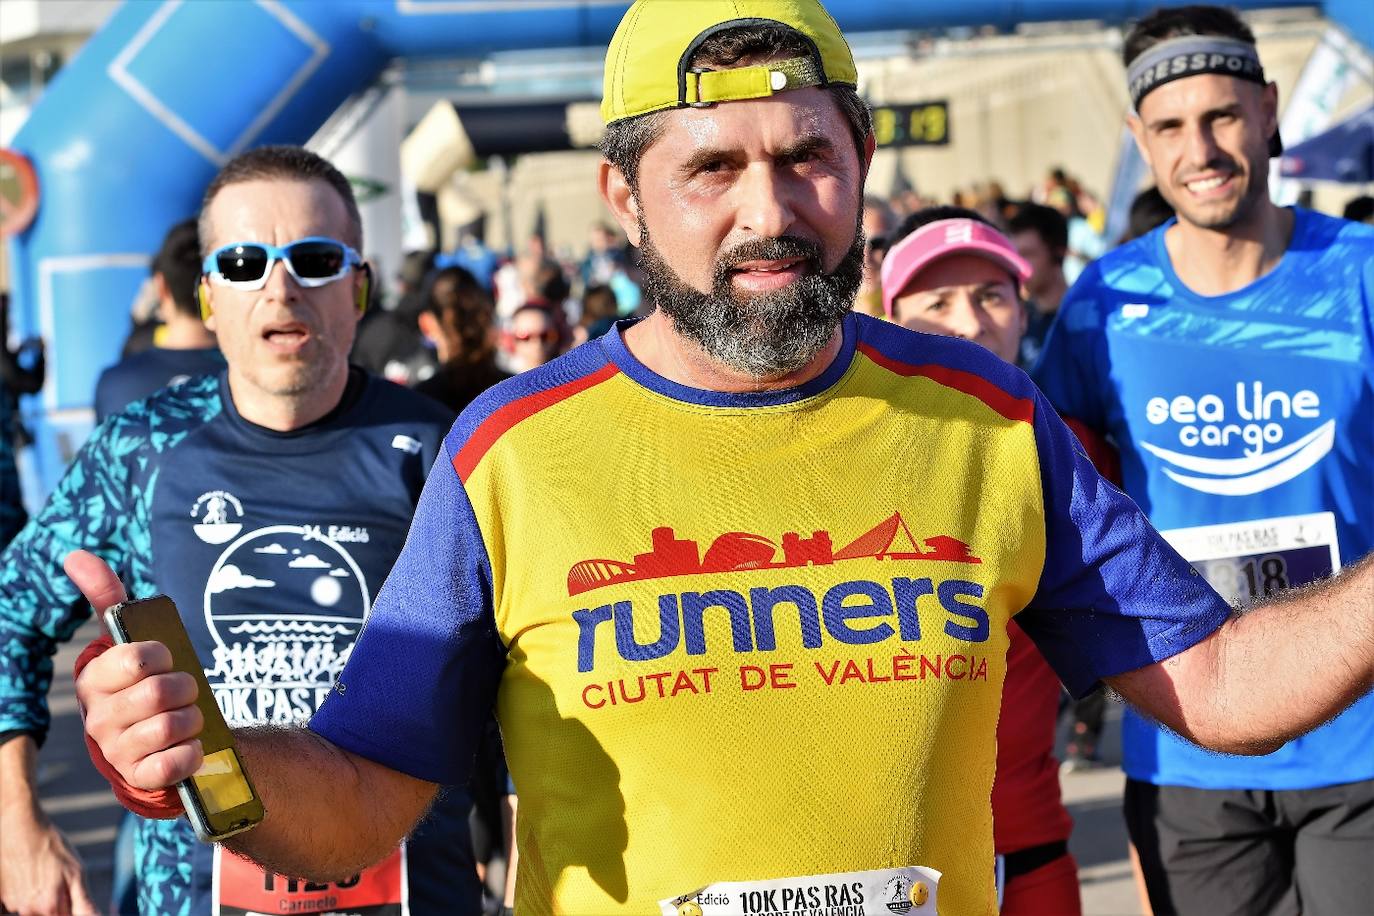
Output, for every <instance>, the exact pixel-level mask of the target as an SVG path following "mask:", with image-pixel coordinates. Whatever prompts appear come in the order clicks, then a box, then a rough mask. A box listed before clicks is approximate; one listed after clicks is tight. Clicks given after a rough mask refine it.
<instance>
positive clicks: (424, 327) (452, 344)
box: [413, 267, 510, 413]
mask: <svg viewBox="0 0 1374 916" xmlns="http://www.w3.org/2000/svg"><path fill="white" fill-rule="evenodd" d="M494 317H495V305H494V304H493V303H492V299H491V294H490V293H489V292H487V290H486V288H485V287H483V286H482V284H481V283H479V282H478V281H477V279H476V278H475V277H474V276H473V275H472V274H470V273H468V272H467V271H466V270H464V269H463V268H461V267H445V268H444V269H443V270H441V271H439V272H438V273H437V274H435V275H434V277H433V279H432V280H431V282H430V285H429V297H428V299H427V300H426V301H425V303H424V306H423V309H422V311H421V312H420V316H419V327H420V333H421V334H423V335H424V336H425V338H426V339H427V340H428V341H429V342H430V343H431V344H432V345H433V346H434V350H435V353H436V354H437V355H438V357H439V368H438V369H436V370H435V372H434V374H433V375H431V376H430V377H429V378H427V379H425V380H424V381H422V382H419V383H418V384H416V385H414V386H413V387H414V388H415V390H416V391H418V392H420V393H421V394H425V395H428V396H429V397H431V398H434V400H436V401H438V402H439V403H441V404H444V405H446V406H447V407H448V408H449V409H450V410H452V411H453V412H454V413H458V412H460V411H461V410H462V409H463V408H464V407H466V406H468V404H469V403H471V401H472V399H473V398H475V397H477V395H479V394H481V393H482V392H483V391H486V390H487V389H488V388H490V387H491V386H492V385H495V384H496V383H497V382H499V381H501V380H502V379H505V378H509V377H510V376H509V375H508V374H507V373H505V372H502V371H501V370H500V369H498V368H497V366H496V361H495V355H496V346H495V340H494V333H493V319H494Z"/></svg>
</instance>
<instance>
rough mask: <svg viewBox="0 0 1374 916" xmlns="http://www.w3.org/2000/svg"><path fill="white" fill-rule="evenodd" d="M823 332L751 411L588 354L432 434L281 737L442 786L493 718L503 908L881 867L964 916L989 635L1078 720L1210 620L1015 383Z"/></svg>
mask: <svg viewBox="0 0 1374 916" xmlns="http://www.w3.org/2000/svg"><path fill="white" fill-rule="evenodd" d="M843 327H844V342H843V347H842V349H841V352H840V354H839V356H838V357H837V358H836V359H835V361H834V363H833V364H832V365H831V366H830V367H829V369H827V371H826V372H825V373H823V374H822V375H821V376H819V377H818V378H816V379H814V380H812V381H810V382H808V383H806V384H804V385H802V386H800V387H797V388H793V389H789V390H783V391H771V392H761V393H755V394H723V393H719V392H709V391H701V390H696V389H691V388H686V387H683V386H681V385H678V384H675V383H673V382H670V381H668V380H666V379H664V378H662V377H659V376H657V375H655V374H653V373H652V372H651V371H650V370H648V369H647V368H646V367H645V366H644V365H643V364H641V363H640V362H638V361H637V360H636V359H635V357H634V356H632V355H631V354H630V352H629V351H628V350H627V349H626V347H625V344H624V342H623V339H622V337H621V329H616V330H613V331H611V332H610V333H609V334H608V335H607V336H605V337H603V338H601V339H599V340H597V341H593V342H592V343H590V344H587V345H585V346H583V347H581V348H579V349H577V350H575V351H573V352H572V353H569V354H568V355H566V356H564V357H563V358H561V359H559V360H557V361H555V362H553V363H551V364H549V365H547V366H544V367H542V368H540V369H537V370H534V371H533V372H530V373H527V374H525V375H521V376H519V377H517V378H515V379H512V380H510V381H508V382H506V383H503V384H502V385H500V386H498V387H497V388H495V389H493V390H492V391H489V392H488V393H487V394H486V395H484V396H483V397H482V398H480V399H479V400H478V401H477V402H476V403H474V404H473V406H472V407H470V408H469V409H468V410H467V411H466V412H465V413H464V414H463V415H462V416H461V417H460V418H459V420H458V422H457V424H456V425H455V427H454V428H453V430H452V431H451V432H450V434H449V436H448V438H447V439H446V442H445V447H444V450H443V453H442V455H441V456H440V458H439V464H437V465H436V467H435V469H434V471H433V472H432V473H431V474H430V476H429V479H428V481H427V483H426V485H425V491H424V494H423V496H422V498H421V500H420V505H419V508H418V510H417V512H416V516H415V520H414V522H413V524H412V527H411V531H410V535H409V537H408V539H407V542H406V546H405V548H404V550H403V551H402V554H401V558H400V560H399V561H398V563H397V565H396V567H395V569H394V570H393V571H392V573H391V575H390V577H389V578H388V580H387V582H386V584H385V585H384V586H383V588H382V591H381V593H380V595H379V596H378V599H377V602H376V606H375V607H374V609H373V611H372V616H371V617H370V618H369V620H368V623H367V625H366V627H365V628H364V630H363V633H362V635H361V637H360V638H359V642H358V644H357V646H356V647H355V651H354V654H353V656H352V658H351V659H350V661H349V663H348V665H347V667H346V668H345V669H344V671H343V674H342V676H341V677H340V679H339V683H338V684H337V686H336V689H335V692H334V693H333V694H331V695H330V697H329V698H328V699H327V700H326V701H325V702H324V704H323V705H322V706H321V708H320V710H319V712H318V713H317V714H316V715H315V717H314V719H313V720H312V723H311V727H312V728H313V729H314V730H315V731H316V732H318V733H319V734H321V735H323V736H324V737H326V738H328V739H329V740H330V741H332V742H334V743H335V744H337V745H339V746H341V747H344V748H346V749H348V750H350V751H353V752H356V753H358V754H360V755H362V756H364V757H368V758H370V759H373V760H376V761H378V762H381V763H383V764H386V765H387V766H390V767H393V768H395V769H397V770H400V771H403V772H406V773H409V774H411V775H414V776H416V777H419V778H421V779H426V780H430V781H433V782H438V783H447V784H454V783H462V782H464V781H465V779H466V775H467V771H468V768H469V766H470V761H471V758H472V755H473V748H474V747H475V744H476V741H477V735H478V734H479V729H480V726H481V723H482V722H483V717H484V715H485V714H486V711H487V710H488V709H489V707H490V705H491V703H492V702H493V698H495V699H496V702H497V708H498V714H499V718H500V722H501V727H502V733H503V736H504V738H505V742H506V749H507V754H508V756H509V760H510V765H511V773H512V777H513V779H514V781H515V785H516V787H517V789H518V790H519V793H520V817H519V827H518V830H519V834H518V835H519V844H520V878H519V884H518V898H517V908H518V909H519V910H520V911H521V912H525V913H547V912H554V911H556V912H568V913H619V912H624V913H646V912H657V909H658V907H657V901H659V900H663V899H666V898H670V897H674V896H676V895H681V894H686V893H689V892H692V891H694V890H696V889H699V888H701V887H704V886H706V885H708V884H711V883H714V882H722V881H753V880H760V879H768V878H780V877H794V876H804V875H817V874H831V873H836V872H849V871H859V870H865V869H876V868H886V867H896V866H906V865H924V866H928V867H930V868H934V869H937V870H939V871H940V872H942V873H943V877H942V878H941V881H940V889H939V894H940V897H939V904H940V909H941V910H942V911H943V912H946V913H958V914H962V913H987V912H993V911H994V910H995V905H994V898H993V880H992V879H993V850H992V817H991V811H990V804H989V795H990V791H991V785H992V777H993V766H994V755H995V745H994V732H995V728H996V724H997V716H998V711H999V705H1000V699H1001V695H1002V679H1003V674H1004V671H1005V658H1006V650H1007V622H1008V621H1009V620H1010V619H1011V618H1012V616H1013V615H1018V616H1017V620H1018V622H1020V623H1021V624H1022V625H1023V626H1024V628H1025V629H1026V630H1027V632H1029V633H1030V634H1031V635H1032V636H1033V637H1034V638H1035V639H1036V640H1037V642H1038V644H1039V646H1040V648H1041V650H1042V651H1043V652H1044V654H1045V656H1046V658H1048V659H1049V660H1050V662H1051V663H1052V664H1053V665H1054V666H1055V668H1056V669H1057V671H1058V672H1059V674H1060V676H1061V677H1062V678H1063V679H1064V681H1065V683H1066V684H1067V685H1068V686H1069V687H1070V689H1072V690H1074V691H1075V692H1077V693H1083V692H1086V691H1087V690H1089V689H1091V688H1092V687H1093V686H1094V685H1095V684H1096V683H1097V682H1098V681H1099V680H1100V679H1101V678H1103V677H1106V676H1109V675H1112V674H1116V673H1120V672H1123V671H1127V670H1131V669H1134V668H1138V667H1141V666H1143V665H1146V664H1149V663H1151V662H1153V661H1156V660H1159V659H1162V658H1165V657H1167V656H1169V655H1172V654H1174V653H1177V652H1179V651H1181V650H1183V649H1185V648H1187V647H1188V646H1191V645H1192V644H1194V643H1196V642H1197V641H1198V640H1200V639H1202V638H1203V637H1205V636H1206V635H1207V634H1209V633H1210V632H1212V631H1213V630H1214V629H1215V628H1216V627H1217V626H1219V625H1220V623H1221V622H1222V621H1223V620H1224V619H1225V617H1226V615H1227V614H1228V612H1229V609H1228V607H1227V606H1226V604H1225V603H1224V602H1222V601H1221V600H1220V598H1218V597H1217V596H1216V595H1215V593H1213V592H1212V591H1211V590H1210V589H1209V588H1208V587H1207V586H1206V584H1205V583H1204V582H1203V580H1202V579H1201V578H1200V577H1198V576H1195V575H1191V574H1190V571H1189V567H1188V565H1187V564H1186V563H1185V562H1183V560H1182V559H1181V558H1179V557H1178V555H1177V554H1176V553H1174V551H1173V550H1172V549H1171V548H1169V547H1168V545H1167V544H1166V543H1165V542H1164V541H1163V540H1162V539H1161V538H1160V537H1158V536H1157V535H1156V534H1155V532H1154V531H1153V530H1152V529H1151V528H1150V526H1149V524H1148V523H1147V522H1146V521H1145V519H1144V517H1143V516H1142V515H1141V514H1140V512H1139V510H1138V509H1137V508H1136V507H1135V505H1134V504H1133V503H1132V502H1131V501H1130V500H1129V499H1127V498H1126V497H1124V496H1123V495H1122V494H1121V493H1120V492H1119V491H1118V490H1116V489H1115V488H1113V487H1112V486H1110V485H1108V484H1106V483H1104V482H1103V481H1102V480H1101V478H1099V477H1098V475H1097V473H1096V472H1095V471H1094V470H1093V468H1092V465H1091V464H1090V463H1089V461H1088V460H1087V458H1085V457H1084V456H1083V455H1082V454H1081V453H1080V452H1079V451H1078V448H1077V446H1076V445H1075V440H1074V439H1073V436H1072V434H1071V433H1070V432H1069V431H1068V430H1067V429H1066V428H1065V427H1064V426H1063V425H1062V423H1061V422H1060V421H1059V420H1058V418H1057V417H1056V415H1055V413H1054V412H1053V410H1051V409H1050V408H1049V407H1048V406H1047V405H1046V403H1045V402H1044V400H1043V399H1042V397H1041V395H1040V394H1039V393H1038V391H1037V390H1036V389H1035V388H1034V386H1032V385H1031V383H1030V381H1029V380H1028V379H1027V378H1026V377H1025V375H1024V374H1022V373H1021V372H1020V370H1017V369H1015V368H1013V367H1011V366H1008V365H1006V364H1004V363H1003V362H1002V361H1001V360H999V359H997V358H996V357H995V356H993V355H992V354H990V353H989V352H988V351H986V350H984V349H983V348H981V347H979V346H977V345H974V344H969V343H966V342H964V341H959V340H951V339H946V338H941V337H933V336H929V335H924V334H916V333H913V332H910V331H907V330H904V329H902V328H898V327H894V326H891V325H889V324H886V323H884V322H880V321H876V320H873V319H869V318H866V317H863V316H858V315H851V316H849V317H848V318H846V319H845V322H844V326H843Z"/></svg>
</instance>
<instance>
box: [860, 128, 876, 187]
mask: <svg viewBox="0 0 1374 916" xmlns="http://www.w3.org/2000/svg"><path fill="white" fill-rule="evenodd" d="M877 148H878V140H877V138H876V137H874V136H873V133H872V131H870V132H869V134H868V136H867V137H865V138H864V156H863V162H862V163H860V165H862V166H863V168H862V169H861V171H862V172H863V177H864V181H865V182H866V181H867V180H868V169H869V167H870V166H872V165H873V151H874V150H875V149H877Z"/></svg>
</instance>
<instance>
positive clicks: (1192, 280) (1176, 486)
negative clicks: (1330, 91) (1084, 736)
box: [1037, 7, 1374, 916]
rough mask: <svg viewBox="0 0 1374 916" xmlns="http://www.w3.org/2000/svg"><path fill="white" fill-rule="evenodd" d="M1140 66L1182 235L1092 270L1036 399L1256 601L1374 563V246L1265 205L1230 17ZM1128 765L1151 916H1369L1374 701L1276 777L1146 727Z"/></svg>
mask: <svg viewBox="0 0 1374 916" xmlns="http://www.w3.org/2000/svg"><path fill="white" fill-rule="evenodd" d="M1124 57H1125V59H1126V62H1127V66H1128V70H1129V79H1130V84H1131V93H1132V101H1133V103H1134V105H1135V114H1134V115H1133V116H1132V117H1131V118H1130V126H1131V129H1132V131H1133V132H1134V133H1135V136H1136V141H1137V144H1138V146H1139V148H1140V150H1141V153H1142V154H1143V155H1144V157H1145V159H1146V161H1147V162H1148V163H1149V164H1150V167H1151V169H1152V171H1153V172H1154V177H1155V181H1156V183H1157V184H1158V186H1159V189H1160V191H1161V193H1162V194H1163V195H1164V197H1165V199H1166V200H1167V201H1168V202H1169V204H1170V205H1172V206H1173V208H1174V209H1175V210H1176V211H1177V218H1176V219H1175V220H1170V221H1169V222H1168V223H1166V224H1165V225H1164V226H1162V227H1160V228H1159V229H1156V230H1155V231H1153V232H1151V233H1149V234H1147V235H1145V236H1143V237H1141V238H1139V239H1136V240H1134V241H1132V242H1130V243H1129V244H1126V245H1123V246H1122V247H1121V248H1118V249H1117V250H1116V251H1114V252H1112V253H1111V254H1108V255H1106V256H1105V257H1103V258H1102V259H1101V260H1099V261H1097V262H1096V263H1094V264H1093V265H1092V266H1091V267H1089V268H1088V270H1087V271H1086V272H1085V273H1084V274H1083V276H1082V277H1081V278H1080V279H1079V281H1078V282H1077V284H1076V285H1075V286H1074V288H1073V289H1072V290H1071V291H1070V292H1069V295H1068V297H1067V298H1066V300H1065V303H1064V305H1063V306H1062V307H1061V310H1060V316H1059V319H1058V323H1057V324H1056V326H1055V329H1054V330H1053V331H1052V333H1051V335H1050V338H1049V341H1048V343H1047V346H1046V350H1045V353H1044V355H1043V357H1042V359H1041V362H1040V365H1039V368H1038V370H1037V373H1038V379H1037V380H1038V381H1039V383H1040V385H1041V387H1042V388H1043V389H1044V391H1045V392H1046V394H1047V395H1048V396H1049V397H1050V400H1051V401H1052V402H1053V403H1054V405H1055V406H1056V407H1057V408H1058V409H1059V410H1060V411H1062V412H1064V413H1065V414H1067V415H1071V416H1074V417H1076V418H1078V419H1080V420H1082V421H1084V422H1086V423H1088V424H1089V425H1090V426H1094V427H1096V428H1097V429H1098V430H1099V431H1101V432H1104V433H1106V434H1107V435H1109V436H1110V437H1112V438H1113V439H1114V440H1115V441H1116V444H1117V446H1118V447H1119V448H1120V450H1121V458H1122V473H1123V485H1124V488H1125V490H1126V492H1127V493H1128V494H1130V495H1131V496H1133V497H1134V498H1135V500H1136V501H1137V502H1138V503H1139V504H1140V506H1141V507H1142V508H1143V509H1144V510H1145V511H1146V512H1147V513H1148V514H1149V515H1150V519H1151V521H1152V522H1153V523H1154V524H1155V526H1156V527H1158V528H1159V529H1161V530H1162V531H1163V532H1164V533H1165V536H1166V537H1167V538H1168V539H1169V540H1170V541H1171V542H1172V543H1173V545H1174V546H1175V547H1176V548H1177V549H1178V550H1179V551H1180V552H1181V553H1182V554H1183V555H1184V556H1185V557H1186V558H1187V559H1189V560H1190V561H1192V563H1193V565H1194V566H1195V568H1197V569H1198V570H1199V571H1200V572H1201V573H1203V574H1204V575H1205V576H1207V578H1208V579H1209V580H1211V582H1212V584H1213V585H1214V586H1215V587H1216V588H1217V589H1218V591H1220V592H1221V594H1222V595H1224V596H1225V597H1227V598H1228V600H1231V601H1232V602H1233V603H1238V604H1245V603H1248V602H1250V601H1252V600H1254V599H1257V598H1264V597H1267V596H1269V595H1272V594H1274V593H1276V592H1279V591H1282V590H1284V589H1287V588H1290V587H1297V586H1302V585H1305V584H1307V583H1308V582H1311V581H1313V580H1315V579H1321V578H1325V577H1328V576H1330V575H1331V574H1332V573H1333V572H1334V571H1335V570H1337V569H1339V568H1340V567H1341V566H1348V565H1351V564H1353V563H1354V562H1356V561H1357V560H1359V559H1360V558H1361V557H1363V556H1365V555H1366V554H1368V553H1369V552H1370V550H1371V549H1372V548H1374V476H1371V475H1370V473H1369V467H1370V466H1371V463H1374V433H1371V430H1374V350H1372V348H1374V315H1372V311H1374V232H1371V231H1370V230H1369V228H1368V227H1365V226H1359V225H1356V224H1354V223H1350V222H1346V221H1344V220H1338V219H1332V218H1328V217H1325V216H1322V215H1320V214H1317V213H1314V212H1311V211H1307V210H1301V209H1296V208H1293V209H1286V208H1280V207H1277V206H1275V205H1274V204H1273V203H1272V202H1271V201H1270V200H1269V197H1268V184H1267V182H1268V175H1269V158H1270V156H1271V155H1275V154H1277V152H1278V151H1279V150H1280V149H1281V145H1280V143H1279V140H1278V129H1277V106H1278V99H1277V92H1276V89H1275V87H1274V84H1273V83H1268V82H1266V81H1265V79H1264V75H1263V70H1262V68H1261V66H1260V62H1259V57H1258V54H1257V53H1256V51H1255V45H1254V37H1253V35H1252V34H1251V32H1250V30H1249V29H1248V28H1247V27H1246V26H1245V25H1244V23H1242V22H1241V21H1240V20H1239V19H1238V18H1237V17H1236V16H1235V15H1234V14H1233V13H1231V12H1230V11H1228V10H1224V9H1220V8H1217V7H1185V8H1180V9H1173V10H1162V11H1160V12H1158V13H1155V14H1152V15H1150V16H1148V17H1146V18H1145V19H1143V20H1141V21H1140V22H1139V23H1138V24H1137V25H1136V26H1135V28H1134V30H1133V31H1132V32H1131V34H1130V36H1129V37H1128V38H1127V40H1126V44H1125V49H1124ZM1346 623H1347V621H1345V620H1338V619H1332V620H1330V621H1329V624H1328V625H1329V627H1330V639H1331V640H1332V642H1333V644H1335V643H1338V642H1340V641H1342V640H1346V639H1349V638H1352V637H1349V636H1347V635H1346V634H1345V632H1344V630H1343V627H1344V626H1345V625H1346ZM1311 664H1312V665H1313V666H1319V665H1321V664H1322V662H1321V659H1320V658H1319V657H1313V658H1312V661H1311ZM1305 689H1307V685H1305V684H1304V683H1303V682H1301V681H1295V682H1294V683H1293V684H1292V690H1293V691H1294V692H1295V693H1302V692H1303V691H1304V690H1305ZM1124 745H1125V747H1124V751H1125V760H1124V766H1125V770H1126V774H1127V776H1128V777H1129V781H1128V784H1127V792H1126V819H1127V823H1128V827H1129V829H1130V833H1131V837H1132V840H1133V842H1134V843H1135V845H1136V847H1137V849H1138V851H1139V854H1140V861H1141V864H1142V868H1143V870H1144V875H1145V880H1146V886H1147V888H1148V891H1149V897H1150V904H1151V906H1152V908H1153V910H1154V912H1155V913H1156V914H1163V913H1173V912H1185V913H1207V914H1209V916H1221V914H1230V913H1235V914H1241V913H1296V912H1298V911H1301V912H1304V913H1309V914H1313V913H1315V914H1324V913H1333V914H1334V913H1353V912H1365V911H1367V910H1368V908H1369V906H1370V901H1371V900H1374V869H1371V868H1370V867H1369V866H1370V863H1374V698H1372V697H1368V696H1366V697H1365V698H1364V699H1363V700H1361V701H1359V702H1358V703H1356V704H1355V705H1354V706H1353V707H1351V708H1350V709H1349V710H1347V711H1346V712H1345V713H1343V714H1342V715H1340V716H1339V717H1337V718H1336V719H1334V720H1333V721H1331V722H1329V723H1328V724H1326V725H1325V726H1323V727H1322V728H1320V729H1318V730H1316V731H1314V732H1312V733H1311V734H1309V735H1306V736H1304V737H1302V738H1297V739H1295V740H1293V741H1290V742H1289V743H1288V744H1286V745H1284V746H1283V747H1282V748H1280V749H1279V750H1278V751H1276V752H1274V753H1272V754H1268V755H1266V756H1262V757H1243V758H1241V757H1219V756H1216V755H1213V754H1209V753H1206V752H1205V751H1201V750H1199V749H1198V748H1196V747H1193V746H1191V745H1189V744H1188V743H1187V742H1184V741H1182V740H1180V739H1178V738H1176V737H1175V736H1173V735H1172V734H1170V733H1169V732H1167V731H1165V730H1163V729H1161V728H1159V727H1157V726H1155V725H1153V724H1151V723H1149V722H1147V721H1146V720H1144V719H1142V718H1140V717H1139V716H1137V715H1134V714H1131V713H1128V717H1127V720H1126V724H1125V729H1124Z"/></svg>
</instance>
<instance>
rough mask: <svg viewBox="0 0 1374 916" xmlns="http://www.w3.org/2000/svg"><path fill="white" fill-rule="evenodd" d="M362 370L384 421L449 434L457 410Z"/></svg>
mask: <svg viewBox="0 0 1374 916" xmlns="http://www.w3.org/2000/svg"><path fill="white" fill-rule="evenodd" d="M362 371H364V372H365V373H366V375H367V385H368V387H369V388H370V389H371V392H372V395H371V396H372V404H373V406H374V409H375V410H376V411H377V415H378V416H379V417H380V418H383V419H386V420H389V421H397V422H405V423H422V424H425V425H427V426H434V427H438V428H441V429H442V431H443V432H447V431H448V428H449V427H450V426H452V425H453V418H454V413H453V411H451V410H449V409H448V408H447V407H445V406H444V405H443V404H441V403H439V402H438V401H436V400H434V398H432V397H429V396H427V395H425V394H422V393H421V392H419V391H415V390H414V389H412V388H407V387H406V386H404V385H398V384H396V383H395V382H393V381H391V380H389V379H385V378H382V377H381V376H380V375H376V374H374V373H372V372H369V371H367V370H362Z"/></svg>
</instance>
